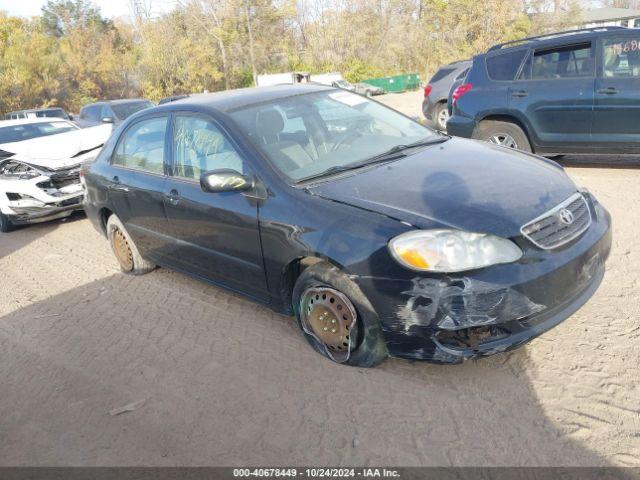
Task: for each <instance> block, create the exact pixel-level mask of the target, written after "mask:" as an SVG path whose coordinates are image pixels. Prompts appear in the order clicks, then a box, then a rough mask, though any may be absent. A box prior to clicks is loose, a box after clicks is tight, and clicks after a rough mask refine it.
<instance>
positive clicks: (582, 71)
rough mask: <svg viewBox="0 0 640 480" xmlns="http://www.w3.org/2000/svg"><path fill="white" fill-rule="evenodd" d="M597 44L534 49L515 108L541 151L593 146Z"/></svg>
mask: <svg viewBox="0 0 640 480" xmlns="http://www.w3.org/2000/svg"><path fill="white" fill-rule="evenodd" d="M594 47H595V46H594V45H593V42H591V41H588V42H580V43H577V44H572V45H558V46H553V47H543V48H538V49H535V50H532V51H531V52H530V53H529V56H528V58H527V61H526V63H525V64H524V65H523V68H522V71H521V73H520V76H519V80H517V81H515V82H513V84H512V87H511V89H510V97H511V99H510V102H511V103H510V105H511V108H512V109H515V110H517V111H519V112H520V113H521V115H523V117H524V118H526V120H527V121H528V123H529V126H530V129H531V132H530V133H531V134H532V136H533V137H534V138H533V141H534V143H535V144H536V146H537V147H538V148H539V149H540V150H546V151H554V149H557V152H562V151H565V150H567V148H569V149H572V148H578V149H579V148H587V147H588V146H589V145H590V143H591V117H592V110H593V90H594V84H595V67H594V58H595V48H594Z"/></svg>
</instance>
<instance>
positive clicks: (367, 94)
mask: <svg viewBox="0 0 640 480" xmlns="http://www.w3.org/2000/svg"><path fill="white" fill-rule="evenodd" d="M364 96H365V97H372V96H373V92H372V91H371V90H366V91H365V92H364Z"/></svg>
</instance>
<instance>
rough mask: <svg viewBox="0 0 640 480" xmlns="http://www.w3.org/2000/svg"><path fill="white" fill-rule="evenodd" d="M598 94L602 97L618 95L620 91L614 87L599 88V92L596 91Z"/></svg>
mask: <svg viewBox="0 0 640 480" xmlns="http://www.w3.org/2000/svg"><path fill="white" fill-rule="evenodd" d="M598 93H600V94H602V95H615V94H616V93H620V90H618V89H617V88H615V87H607V88H601V89H600V90H598Z"/></svg>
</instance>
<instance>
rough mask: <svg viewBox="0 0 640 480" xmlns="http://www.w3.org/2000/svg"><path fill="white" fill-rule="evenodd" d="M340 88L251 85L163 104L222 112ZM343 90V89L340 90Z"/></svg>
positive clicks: (163, 106)
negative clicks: (208, 108) (213, 109)
mask: <svg viewBox="0 0 640 480" xmlns="http://www.w3.org/2000/svg"><path fill="white" fill-rule="evenodd" d="M332 90H339V89H336V88H334V87H329V86H326V85H319V84H312V83H305V84H296V85H275V86H270V87H251V88H240V89H236V90H225V91H221V92H214V93H201V94H196V95H190V96H189V97H187V98H183V99H182V100H176V101H175V102H170V103H166V104H164V105H162V106H161V107H160V108H163V109H179V108H184V107H185V106H194V107H211V108H215V109H216V110H220V111H222V112H228V111H231V110H236V109H238V108H242V107H246V106H250V105H256V104H260V103H265V102H270V101H272V100H277V99H280V98H287V97H294V96H296V95H305V94H307V93H314V92H323V91H332ZM340 91H342V90H340Z"/></svg>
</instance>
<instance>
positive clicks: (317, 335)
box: [300, 287, 357, 363]
mask: <svg viewBox="0 0 640 480" xmlns="http://www.w3.org/2000/svg"><path fill="white" fill-rule="evenodd" d="M300 319H301V323H302V329H303V330H304V332H305V333H306V334H307V335H310V336H312V337H313V338H314V339H315V340H316V341H317V342H318V343H319V344H320V345H322V346H323V347H324V351H325V353H326V354H327V356H328V357H329V358H331V359H332V360H334V361H335V362H338V363H344V362H346V361H347V360H349V357H350V355H351V350H352V348H353V345H354V342H355V339H354V337H355V336H356V332H355V326H356V320H357V314H356V310H355V308H354V306H353V304H352V303H351V301H350V300H349V299H348V298H347V296H346V295H344V294H343V293H341V292H339V291H337V290H334V289H333V288H328V287H314V288H309V289H307V290H305V292H304V293H303V294H302V298H301V300H300Z"/></svg>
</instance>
